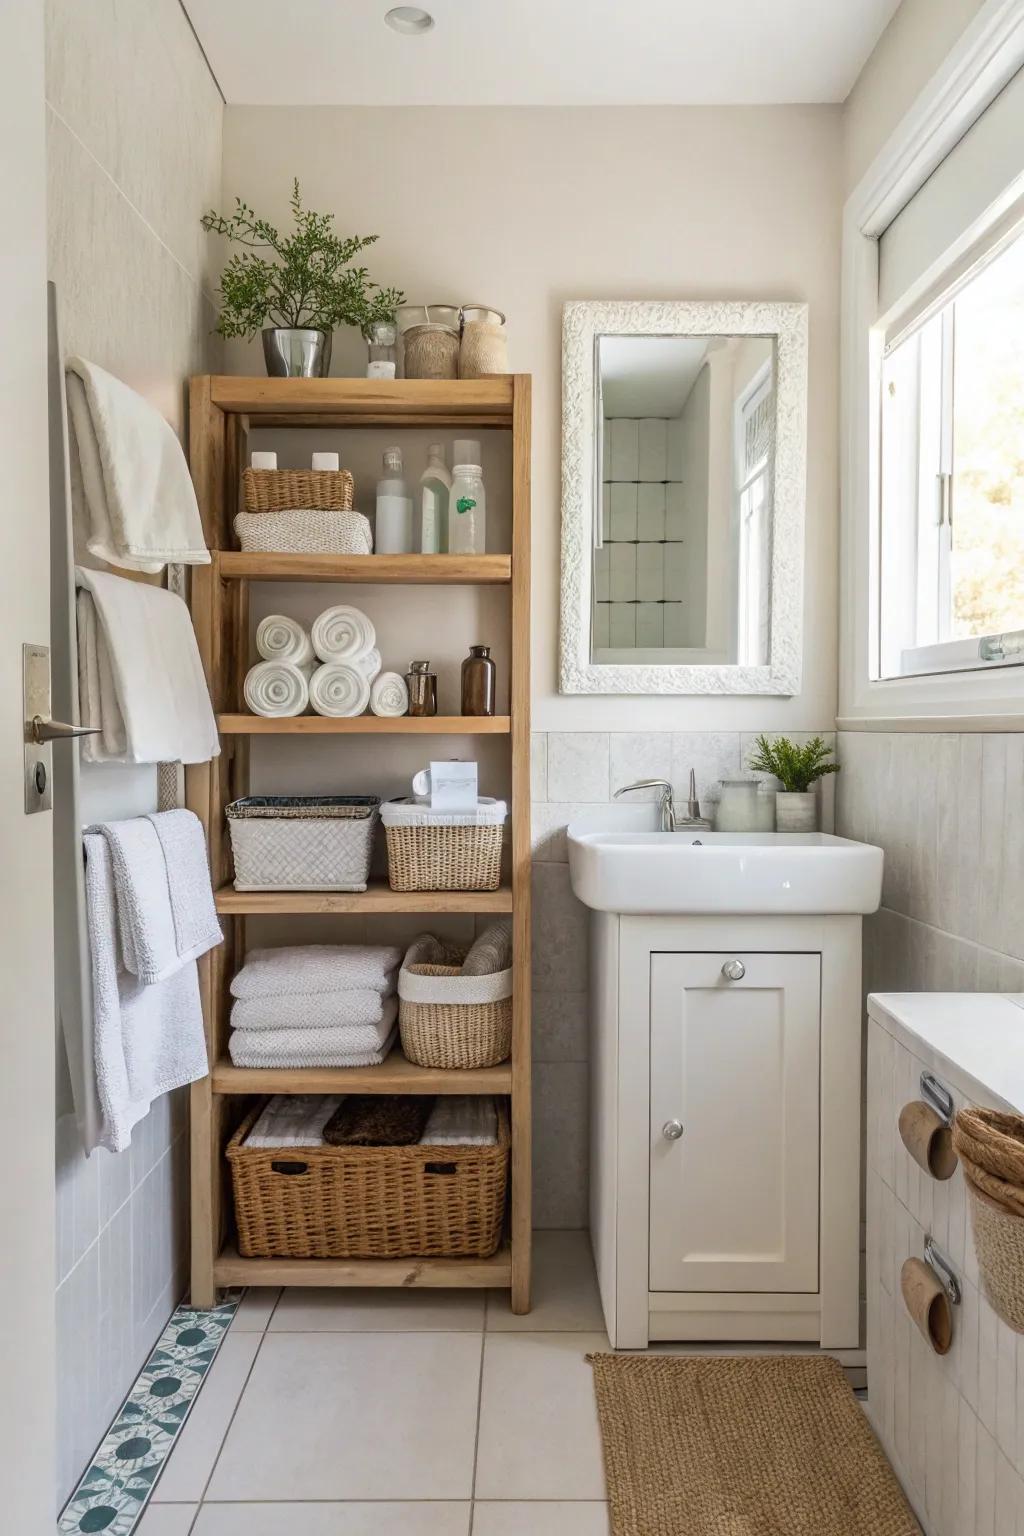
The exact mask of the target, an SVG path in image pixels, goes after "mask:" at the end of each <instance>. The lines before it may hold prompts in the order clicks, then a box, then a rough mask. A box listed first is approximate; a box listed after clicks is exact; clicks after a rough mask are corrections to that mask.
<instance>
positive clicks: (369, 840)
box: [225, 795, 380, 891]
mask: <svg viewBox="0 0 1024 1536" xmlns="http://www.w3.org/2000/svg"><path fill="white" fill-rule="evenodd" d="M379 808H380V801H379V799H378V798H377V796H376V795H317V796H299V795H254V796H250V797H249V798H248V799H245V800H235V801H233V802H232V803H231V804H230V805H229V806H228V807H227V809H226V812H225V814H226V815H227V819H228V827H229V829H230V832H231V852H232V854H233V855H234V860H235V890H236V891H365V890H366V885H367V881H368V880H369V877H370V857H371V855H372V853H373V834H374V829H375V827H376V825H377V816H378V811H379Z"/></svg>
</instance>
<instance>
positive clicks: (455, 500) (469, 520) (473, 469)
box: [448, 464, 487, 555]
mask: <svg viewBox="0 0 1024 1536" xmlns="http://www.w3.org/2000/svg"><path fill="white" fill-rule="evenodd" d="M448 551H449V553H450V554H453V555H483V554H486V552H487V498H486V495H485V493H484V481H483V472H482V470H481V468H480V465H479V464H456V466H455V468H454V469H453V470H452V488H451V492H450V493H449V496H448Z"/></svg>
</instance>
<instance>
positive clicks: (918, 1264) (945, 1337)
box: [900, 1259, 953, 1355]
mask: <svg viewBox="0 0 1024 1536" xmlns="http://www.w3.org/2000/svg"><path fill="white" fill-rule="evenodd" d="M900 1290H901V1291H902V1292H903V1304H904V1306H905V1307H906V1309H907V1311H908V1312H909V1313H910V1316H911V1318H912V1319H913V1321H914V1322H915V1323H916V1325H917V1327H918V1329H919V1330H920V1332H921V1333H922V1334H923V1335H924V1337H925V1338H926V1339H927V1341H928V1343H929V1344H930V1345H931V1347H932V1349H933V1350H934V1351H935V1353H936V1354H937V1355H946V1354H948V1353H949V1347H950V1345H951V1344H952V1342H953V1308H952V1307H951V1306H950V1302H949V1297H948V1296H947V1295H946V1292H945V1290H944V1289H943V1286H942V1281H941V1280H940V1279H939V1277H938V1275H937V1274H936V1273H935V1271H934V1270H933V1269H932V1268H931V1267H930V1266H929V1265H928V1264H926V1263H925V1262H924V1260H923V1259H907V1260H906V1261H905V1262H904V1265H903V1268H902V1269H901V1270H900Z"/></svg>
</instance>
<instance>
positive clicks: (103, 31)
mask: <svg viewBox="0 0 1024 1536" xmlns="http://www.w3.org/2000/svg"><path fill="white" fill-rule="evenodd" d="M46 96H47V103H48V105H47V114H46V116H47V203H48V210H47V211H48V222H49V229H48V246H49V253H48V254H49V275H50V277H51V278H53V279H54V281H55V282H56V284H57V292H58V302H59V305H60V315H61V323H62V341H63V345H64V350H65V353H71V352H79V353H82V354H83V355H84V356H86V357H88V358H90V359H91V360H92V361H94V362H97V363H99V364H100V365H101V366H102V367H104V368H107V369H109V370H110V371H111V372H112V373H115V374H117V375H118V376H119V377H120V378H122V379H124V380H125V382H126V383H128V384H130V385H131V386H132V387H133V388H135V389H137V390H139V391H140V393H142V394H143V395H145V396H146V398H147V399H149V400H150V401H152V403H153V404H154V405H155V406H156V407H157V408H158V409H159V410H160V411H162V412H163V414H164V415H165V416H166V417H167V419H168V420H169V421H170V422H171V423H172V424H173V425H174V426H175V428H176V429H177V430H178V431H179V432H182V431H183V428H184V424H185V409H184V406H185V382H186V380H187V378H188V375H189V374H190V373H194V372H201V371H204V370H206V369H208V368H210V367H213V366H215V364H216V359H217V349H216V348H215V347H214V345H213V344H212V341H211V334H210V333H211V329H212V326H213V324H214V322H215V318H216V310H215V308H214V306H213V304H212V302H211V300H210V298H209V297H208V296H207V293H206V292H204V289H205V288H208V287H209V280H208V273H207V249H206V247H207V237H206V236H205V235H204V234H203V233H202V231H201V229H200V227H199V218H200V215H201V214H202V212H203V211H204V209H205V208H207V207H208V206H209V205H210V204H211V203H213V202H216V201H217V199H218V198H219V195H220V174H221V172H220V167H221V122H222V115H223V113H222V103H221V99H220V95H219V92H218V91H217V88H216V86H215V85H214V83H213V80H212V79H211V77H210V73H209V70H208V69H207V67H206V64H205V62H204V60H203V57H202V55H201V53H200V51H199V49H198V47H197V45H196V42H195V38H194V37H193V36H192V32H191V30H190V28H189V26H188V23H187V21H186V19H185V17H184V14H183V12H182V10H181V7H180V5H179V4H178V0H147V3H146V4H145V5H135V4H127V5H125V4H120V3H117V0H47V5H46ZM83 779H85V776H83ZM154 784H155V771H154V770H152V769H118V768H103V767H100V768H97V769H95V770H93V773H92V775H91V777H90V778H89V782H88V783H85V795H84V796H83V807H82V809H83V814H84V815H85V817H86V819H87V820H88V819H91V818H92V817H93V816H95V815H98V814H103V815H109V816H117V815H132V814H134V813H135V812H136V811H137V810H139V809H146V808H148V806H151V805H153V804H155V800H154V798H153V796H154ZM70 1110H71V1098H70V1084H69V1080H68V1075H67V1064H66V1060H65V1058H64V1055H63V1042H62V1040H59V1041H58V1070H57V1166H56V1177H57V1281H58V1288H57V1298H56V1313H57V1339H58V1358H59V1371H60V1392H59V1398H58V1402H59V1408H58V1420H59V1422H58V1476H57V1497H58V1500H59V1501H63V1499H64V1498H65V1497H66V1495H67V1494H68V1493H69V1492H70V1490H71V1487H72V1486H73V1484H74V1482H75V1480H76V1479H77V1477H78V1476H79V1474H80V1473H81V1471H82V1470H83V1467H84V1464H85V1462H86V1459H87V1458H88V1456H89V1454H90V1452H91V1451H92V1449H93V1447H94V1446H95V1444H96V1442H97V1441H98V1440H99V1438H100V1436H101V1435H102V1434H103V1432H104V1431H105V1429H106V1427H107V1424H108V1423H109V1422H110V1419H111V1417H112V1416H113V1413H114V1411H115V1410H116V1408H117V1405H118V1402H119V1401H120V1399H121V1397H122V1396H123V1394H124V1392H125V1391H126V1389H127V1387H128V1386H129V1384H130V1383H131V1381H132V1379H133V1377H134V1376H135V1374H136V1372H137V1371H138V1369H139V1367H140V1365H141V1364H142V1362H143V1361H144V1360H145V1358H146V1355H147V1353H148V1351H149V1350H150V1348H151V1347H152V1344H153V1342H154V1340H155V1338H156V1336H157V1335H158V1334H159V1332H160V1331H161V1329H162V1328H163V1326H164V1324H165V1322H166V1320H167V1317H168V1314H169V1313H170V1311H171V1309H172V1307H173V1306H174V1304H175V1303H176V1301H177V1300H178V1299H179V1298H180V1296H181V1293H182V1290H183V1289H184V1284H185V1278H186V1277H185V1268H184V1264H185V1242H186V1232H187V1212H186V1204H185V1197H186V1184H187V1157H186V1150H187V1140H186V1137H185V1100H184V1095H183V1094H181V1093H179V1094H177V1095H172V1096H171V1097H170V1098H167V1097H165V1098H163V1099H160V1100H158V1101H157V1103H156V1105H155V1106H154V1108H153V1110H152V1112H151V1113H150V1115H149V1116H148V1117H147V1119H146V1120H145V1121H143V1123H142V1124H141V1125H140V1126H139V1127H138V1128H137V1130H136V1133H135V1135H134V1137H133V1140H132V1146H131V1148H130V1150H129V1151H127V1152H123V1153H121V1154H120V1156H116V1157H115V1156H113V1155H111V1154H110V1153H107V1152H103V1151H98V1152H96V1153H94V1154H93V1156H92V1157H91V1158H89V1159H86V1158H85V1157H84V1156H83V1155H82V1151H81V1147H80V1144H79V1140H78V1133H77V1130H76V1127H75V1122H74V1117H73V1115H72V1114H71V1113H70Z"/></svg>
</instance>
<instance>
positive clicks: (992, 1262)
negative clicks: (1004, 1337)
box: [964, 1165, 1024, 1333]
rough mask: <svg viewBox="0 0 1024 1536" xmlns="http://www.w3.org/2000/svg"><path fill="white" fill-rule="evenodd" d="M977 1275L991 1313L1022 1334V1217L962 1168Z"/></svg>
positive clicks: (1023, 1226) (1023, 1296) (1023, 1294)
mask: <svg viewBox="0 0 1024 1536" xmlns="http://www.w3.org/2000/svg"><path fill="white" fill-rule="evenodd" d="M964 1182H965V1183H966V1185H967V1195H968V1199H969V1201H970V1207H971V1230H972V1232H973V1233H974V1251H975V1253H976V1254H977V1258H978V1275H979V1278H980V1280H981V1288H982V1290H983V1291H984V1293H985V1295H986V1297H987V1298H988V1301H989V1303H990V1304H991V1306H992V1309H993V1311H994V1312H996V1313H998V1315H999V1316H1000V1317H1001V1318H1002V1319H1003V1321H1004V1323H1008V1324H1009V1325H1010V1327H1011V1328H1013V1329H1014V1331H1015V1332H1017V1333H1024V1216H1022V1215H1019V1214H1018V1213H1017V1212H1016V1211H1013V1210H1009V1209H1008V1208H1007V1207H1006V1206H1005V1205H1002V1204H1001V1203H1000V1202H999V1201H998V1200H996V1199H994V1198H993V1197H992V1195H990V1194H987V1193H986V1192H985V1190H984V1189H981V1188H979V1186H978V1185H977V1184H976V1183H975V1182H974V1180H973V1178H972V1177H971V1174H970V1171H969V1170H968V1168H967V1166H966V1165H965V1166H964Z"/></svg>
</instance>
